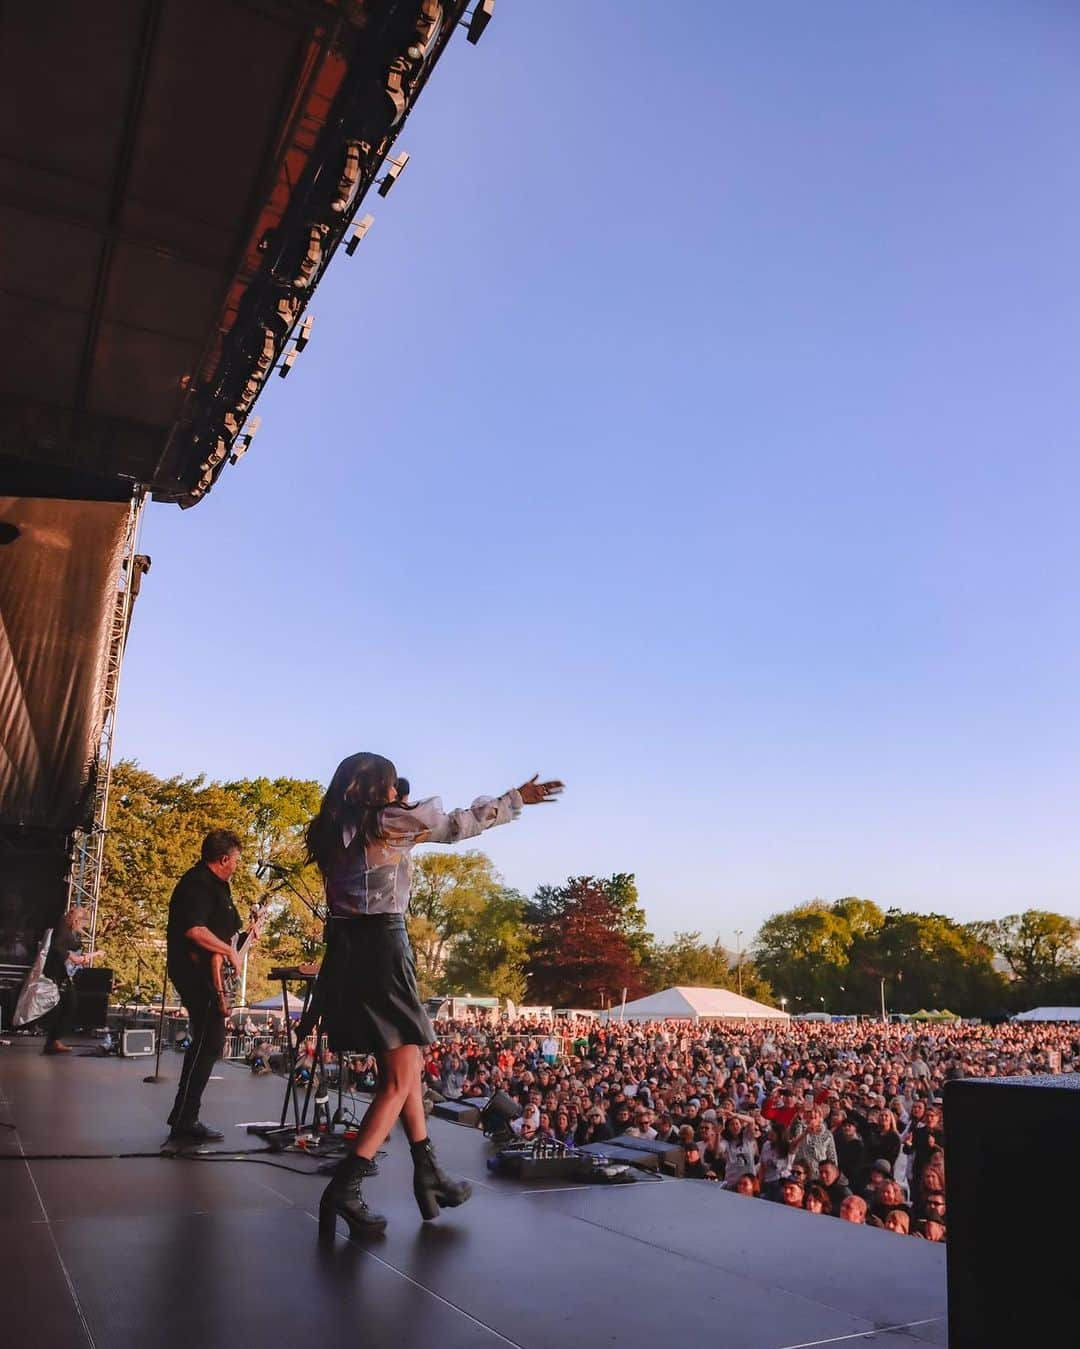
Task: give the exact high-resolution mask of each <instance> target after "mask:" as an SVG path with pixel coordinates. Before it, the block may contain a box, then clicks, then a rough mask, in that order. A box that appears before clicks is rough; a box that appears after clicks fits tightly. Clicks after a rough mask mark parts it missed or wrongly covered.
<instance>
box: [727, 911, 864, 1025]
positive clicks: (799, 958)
mask: <svg viewBox="0 0 1080 1349" xmlns="http://www.w3.org/2000/svg"><path fill="white" fill-rule="evenodd" d="M850 903H851V901H850V900H840V901H838V904H841V905H848V904H850ZM851 944H852V933H851V924H850V922H849V920H848V917H847V916H846V912H845V911H844V910H838V909H837V907H836V906H835V905H831V904H827V903H826V902H825V901H824V900H821V899H813V900H810V901H809V902H808V903H806V904H799V905H797V906H796V907H795V908H794V909H789V910H787V911H786V912H784V913H776V914H773V916H772V917H771V918H768V919H766V921H765V922H764V923H763V924H762V925H761V927H760V929H759V930H758V933H757V936H756V937H755V939H754V942H753V944H752V946H751V959H752V961H753V963H754V966H755V969H756V971H757V972H758V974H760V976H761V977H762V978H763V979H765V980H767V981H768V983H769V984H770V985H771V986H772V987H773V988H774V989H776V991H777V993H778V994H780V995H782V996H784V997H785V998H786V999H787V1000H788V1001H789V1003H790V1004H791V1010H792V1011H797V1010H802V1011H811V1010H813V1011H817V1010H820V1007H821V1005H822V1004H824V1006H825V1007H827V1008H828V1009H829V1010H835V1009H836V1008H837V1007H838V1006H840V1005H841V1002H840V1000H841V999H842V998H843V996H844V993H845V992H846V982H845V980H846V972H847V968H848V958H849V955H850V951H851ZM743 991H744V992H745V991H746V984H745V972H744V984H743Z"/></svg>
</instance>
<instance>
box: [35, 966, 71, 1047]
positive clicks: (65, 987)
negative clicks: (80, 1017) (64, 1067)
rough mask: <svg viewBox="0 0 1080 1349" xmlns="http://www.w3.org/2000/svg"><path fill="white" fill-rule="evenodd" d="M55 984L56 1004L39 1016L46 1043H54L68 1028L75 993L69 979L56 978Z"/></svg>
mask: <svg viewBox="0 0 1080 1349" xmlns="http://www.w3.org/2000/svg"><path fill="white" fill-rule="evenodd" d="M56 986H57V988H58V989H59V990H60V999H59V1001H58V1002H57V1004H56V1006H55V1007H54V1008H53V1009H52V1010H51V1011H49V1012H46V1013H45V1015H44V1016H43V1017H42V1018H41V1028H42V1030H44V1032H45V1043H46V1045H54V1044H55V1043H56V1042H57V1040H59V1039H60V1036H61V1035H63V1034H64V1032H65V1031H66V1030H67V1029H68V1024H69V1022H70V1020H71V1004H72V1002H73V1001H74V994H75V989H74V986H73V985H72V982H71V980H70V979H68V978H64V977H61V978H59V979H57V980H56Z"/></svg>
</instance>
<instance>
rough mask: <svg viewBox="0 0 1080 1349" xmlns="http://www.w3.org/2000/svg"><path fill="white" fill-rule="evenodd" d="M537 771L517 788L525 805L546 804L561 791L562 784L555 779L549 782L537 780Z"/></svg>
mask: <svg viewBox="0 0 1080 1349" xmlns="http://www.w3.org/2000/svg"><path fill="white" fill-rule="evenodd" d="M539 776H540V774H539V773H534V774H533V775H532V777H531V778H530V779H529V780H528V782H523V783H522V784H521V786H520V787H519V788H518V794H519V795H520V796H521V800H522V803H523V804H524V805H526V806H540V805H546V804H549V803H550V802H552V801H554V800H555V798H556V797H557V796H558V795H559V794H560V793H561V792H562V790H563V784H562V783H561V782H559V781H558V779H555V780H553V781H551V782H537V778H538V777H539Z"/></svg>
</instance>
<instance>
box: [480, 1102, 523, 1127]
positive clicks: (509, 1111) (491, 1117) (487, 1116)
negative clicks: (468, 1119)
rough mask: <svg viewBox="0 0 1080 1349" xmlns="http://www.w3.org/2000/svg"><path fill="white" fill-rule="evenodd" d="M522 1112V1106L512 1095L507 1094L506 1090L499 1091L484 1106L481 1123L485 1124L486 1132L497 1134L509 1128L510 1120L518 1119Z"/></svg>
mask: <svg viewBox="0 0 1080 1349" xmlns="http://www.w3.org/2000/svg"><path fill="white" fill-rule="evenodd" d="M520 1114H521V1106H519V1105H518V1103H517V1101H515V1100H514V1098H513V1097H512V1096H507V1094H506V1092H505V1091H497V1092H496V1093H495V1095H494V1096H493V1097H492V1098H491V1100H490V1101H488V1103H487V1105H486V1106H485V1107H484V1111H483V1113H482V1114H481V1116H480V1123H481V1124H482V1125H483V1128H484V1133H486V1134H495V1133H498V1132H499V1131H500V1130H502V1129H509V1127H510V1121H511V1120H514V1119H517V1118H518V1116H519V1115H520Z"/></svg>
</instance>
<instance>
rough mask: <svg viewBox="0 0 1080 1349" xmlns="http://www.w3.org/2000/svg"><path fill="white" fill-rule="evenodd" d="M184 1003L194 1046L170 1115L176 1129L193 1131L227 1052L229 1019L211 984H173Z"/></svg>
mask: <svg viewBox="0 0 1080 1349" xmlns="http://www.w3.org/2000/svg"><path fill="white" fill-rule="evenodd" d="M173 983H174V985H175V987H176V991H177V992H178V993H179V994H180V1001H181V1002H182V1003H183V1004H184V1006H185V1007H186V1008H187V1010H188V1022H189V1025H190V1027H191V1044H190V1045H188V1048H187V1053H186V1054H185V1055H184V1066H183V1068H182V1069H181V1070H180V1085H179V1087H178V1088H177V1092H176V1100H175V1101H174V1102H173V1108H172V1112H171V1113H170V1115H169V1124H170V1125H171V1126H172V1128H174V1129H189V1128H190V1127H191V1126H192V1125H193V1124H194V1123H195V1122H196V1120H197V1119H198V1118H199V1107H200V1106H201V1105H202V1094H203V1092H204V1091H205V1090H206V1084H207V1082H209V1081H210V1074H211V1073H212V1072H213V1071H214V1064H215V1063H216V1062H217V1061H218V1059H219V1058H220V1057H221V1051H222V1050H223V1049H224V1048H225V1016H224V1013H223V1012H222V1010H221V1008H220V1007H219V1006H218V1000H217V994H216V993H214V991H213V989H212V988H211V987H210V986H209V984H202V983H199V982H195V983H193V984H190V985H189V984H187V982H186V981H185V983H184V984H182V985H181V984H179V983H177V982H176V980H175V979H174V980H173Z"/></svg>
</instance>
